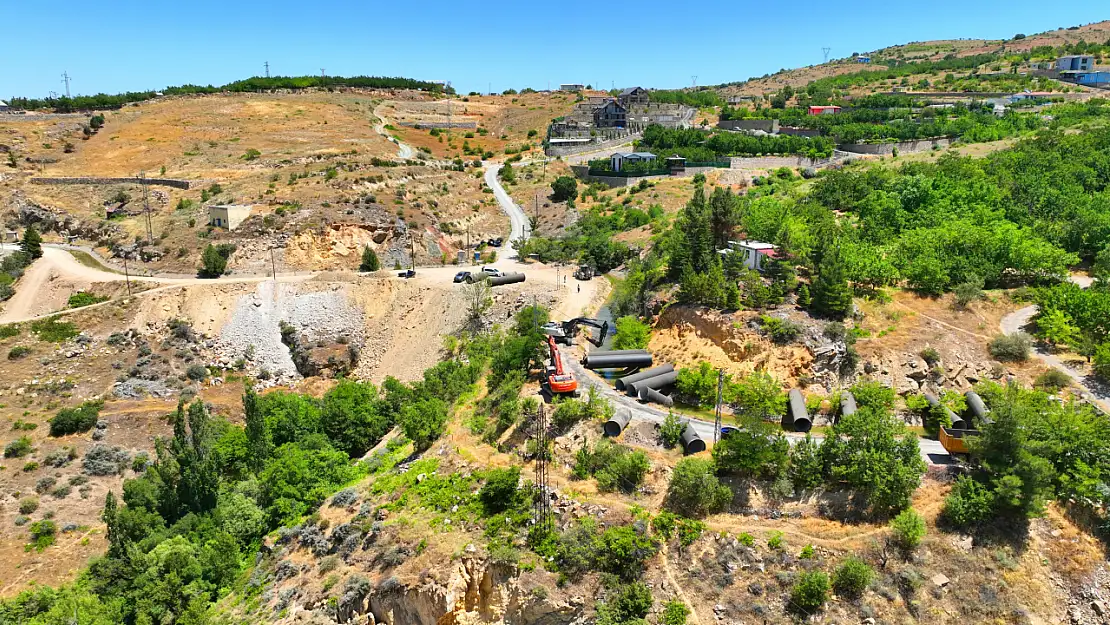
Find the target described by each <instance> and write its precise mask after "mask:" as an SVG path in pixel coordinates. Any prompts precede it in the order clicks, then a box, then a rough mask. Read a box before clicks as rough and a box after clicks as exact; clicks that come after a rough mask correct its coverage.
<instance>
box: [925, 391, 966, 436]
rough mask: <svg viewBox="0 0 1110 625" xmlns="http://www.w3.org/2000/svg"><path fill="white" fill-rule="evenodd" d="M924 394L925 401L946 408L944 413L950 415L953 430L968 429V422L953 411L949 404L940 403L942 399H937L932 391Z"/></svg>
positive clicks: (933, 405) (934, 406)
mask: <svg viewBox="0 0 1110 625" xmlns="http://www.w3.org/2000/svg"><path fill="white" fill-rule="evenodd" d="M924 395H925V401H927V402H929V405H930V406H932V407H933V408H937V407H938V406H939V407H940V408H944V414H946V415H948V420H949V421H951V422H952V429H953V430H966V429H967V422H966V421H964V420H963V419H961V418H960V417H959V416H958V415H956V413H954V412H952V410H951V409H950V408H949V407H948V406H945V405H944V404H942V403H940V400H939V399H937V398H936V396H935V395H933V394H932V393H925V394H924Z"/></svg>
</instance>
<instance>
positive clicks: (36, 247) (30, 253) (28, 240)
mask: <svg viewBox="0 0 1110 625" xmlns="http://www.w3.org/2000/svg"><path fill="white" fill-rule="evenodd" d="M19 249H20V251H21V252H23V255H24V257H26V258H29V259H31V260H37V259H39V258H42V235H40V234H39V231H38V230H37V229H35V227H34V226H27V229H26V230H24V231H23V239H21V240H20V242H19Z"/></svg>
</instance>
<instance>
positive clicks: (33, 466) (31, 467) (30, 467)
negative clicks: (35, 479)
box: [23, 460, 39, 473]
mask: <svg viewBox="0 0 1110 625" xmlns="http://www.w3.org/2000/svg"><path fill="white" fill-rule="evenodd" d="M38 468H39V463H37V462H35V461H34V460H32V461H31V462H28V463H27V464H24V465H23V472H24V473H30V472H31V471H36V470H38Z"/></svg>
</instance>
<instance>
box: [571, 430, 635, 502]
mask: <svg viewBox="0 0 1110 625" xmlns="http://www.w3.org/2000/svg"><path fill="white" fill-rule="evenodd" d="M648 468H649V465H648V459H647V456H646V455H645V454H644V452H642V451H639V450H637V451H631V450H630V449H628V448H627V447H624V446H621V445H617V444H615V443H613V442H611V441H608V440H601V441H598V443H597V445H596V446H595V447H594V449H593V451H590V449H589V447H588V446H583V447H582V449H580V450H579V451H578V455H577V460H576V462H575V465H574V475H575V476H576V477H578V478H579V479H584V478H586V477H589V476H593V477H595V478H596V479H597V485H598V488H599V489H600V490H602V491H614V490H620V491H623V492H626V493H631V492H633V491H635V490H636V489H637V488H639V487H640V484H642V483H643V481H644V476H645V475H646V474H647V472H648Z"/></svg>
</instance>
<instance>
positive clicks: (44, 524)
mask: <svg viewBox="0 0 1110 625" xmlns="http://www.w3.org/2000/svg"><path fill="white" fill-rule="evenodd" d="M57 534H58V526H57V524H55V523H54V522H53V521H49V520H45V519H44V520H42V521H35V522H34V523H32V524H31V546H32V547H33V548H34V549H35V551H42V550H43V549H46V548H47V547H49V546H50V545H53V544H54V538H55V537H56V536H57Z"/></svg>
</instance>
